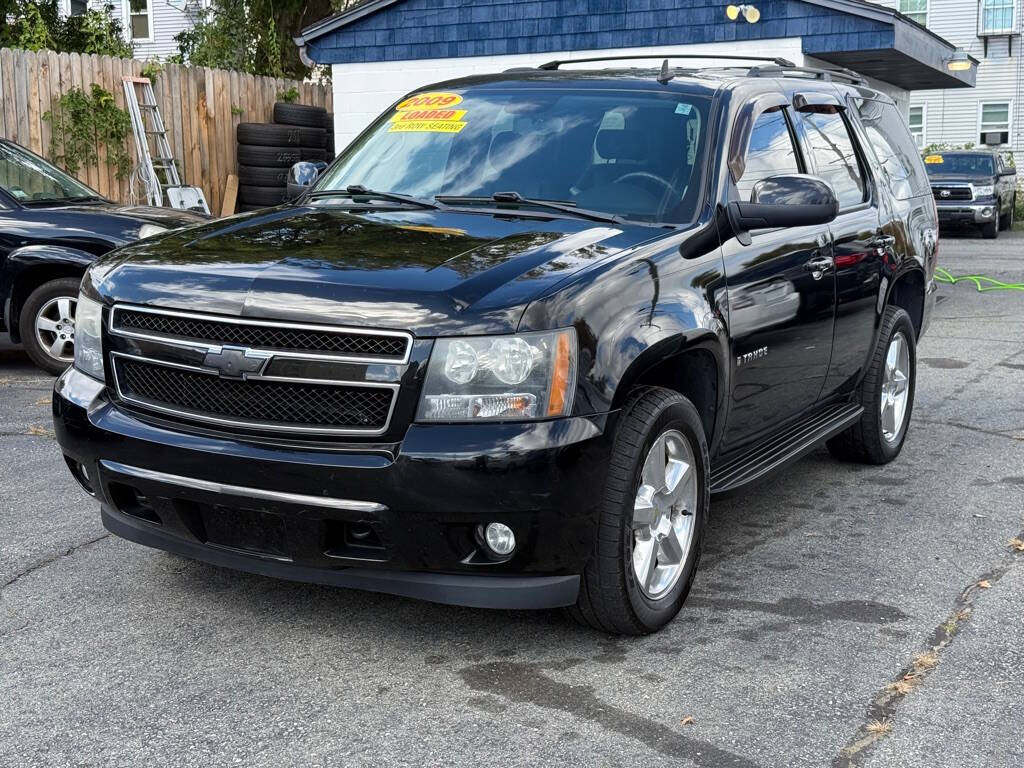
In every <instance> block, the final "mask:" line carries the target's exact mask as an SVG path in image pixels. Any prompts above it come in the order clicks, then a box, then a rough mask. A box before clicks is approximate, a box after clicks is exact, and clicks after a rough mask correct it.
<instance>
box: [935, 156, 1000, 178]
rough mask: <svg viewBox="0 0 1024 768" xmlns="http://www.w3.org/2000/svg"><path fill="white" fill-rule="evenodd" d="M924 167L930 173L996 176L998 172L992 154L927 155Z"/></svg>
mask: <svg viewBox="0 0 1024 768" xmlns="http://www.w3.org/2000/svg"><path fill="white" fill-rule="evenodd" d="M924 167H925V168H926V169H927V170H928V173H929V175H932V174H939V173H943V174H945V173H953V174H959V175H963V176H994V175H995V173H996V172H995V166H994V165H993V164H992V155H951V154H948V153H946V154H935V155H927V156H925V158H924Z"/></svg>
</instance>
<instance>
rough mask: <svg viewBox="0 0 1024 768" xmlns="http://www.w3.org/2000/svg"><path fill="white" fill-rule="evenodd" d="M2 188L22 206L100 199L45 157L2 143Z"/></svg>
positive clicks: (0, 179)
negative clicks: (89, 198)
mask: <svg viewBox="0 0 1024 768" xmlns="http://www.w3.org/2000/svg"><path fill="white" fill-rule="evenodd" d="M0 187H3V189H4V190H5V191H6V192H7V193H8V194H9V195H10V196H11V197H13V198H14V199H15V200H17V201H18V202H19V203H30V202H33V201H52V200H69V199H78V198H83V197H96V196H97V195H96V193H95V192H94V191H93V190H91V189H89V188H88V187H87V186H85V184H82V183H81V182H79V181H75V180H74V179H73V178H71V177H70V176H68V175H67V174H66V173H64V171H62V170H60V169H59V168H55V167H54V166H52V165H50V164H49V163H48V162H46V161H45V160H43V158H41V157H39V156H37V155H34V154H32V153H31V152H29V151H27V150H24V149H22V148H21V147H17V146H14V145H13V144H3V143H0Z"/></svg>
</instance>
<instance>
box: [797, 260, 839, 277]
mask: <svg viewBox="0 0 1024 768" xmlns="http://www.w3.org/2000/svg"><path fill="white" fill-rule="evenodd" d="M833 266H835V262H834V261H833V260H832V257H831V256H815V257H814V258H813V259H811V260H810V261H808V262H807V263H806V264H804V269H806V270H807V271H808V272H810V273H811V277H813V278H814V279H815V280H821V278H822V277H823V276H824V275H825V273H826V272H831V271H832V267H833Z"/></svg>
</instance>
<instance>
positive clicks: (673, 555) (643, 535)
mask: <svg viewBox="0 0 1024 768" xmlns="http://www.w3.org/2000/svg"><path fill="white" fill-rule="evenodd" d="M696 510H697V467H696V461H695V460H694V457H693V449H692V448H691V447H690V443H689V441H688V440H687V439H686V438H685V437H683V435H682V433H681V432H679V431H678V430H675V429H670V430H667V431H666V432H663V433H662V434H661V435H660V436H659V437H658V439H657V440H655V441H654V445H652V446H651V450H650V452H649V453H648V454H647V458H646V459H645V460H644V465H643V469H642V470H641V473H640V487H639V488H638V489H637V492H636V499H635V500H634V502H633V556H632V560H633V574H634V575H635V576H636V580H637V583H638V584H639V585H640V590H641V591H642V592H643V593H644V595H646V596H647V597H648V598H650V599H651V600H658V599H660V598H662V597H664V596H665V595H667V594H668V593H669V592H670V591H671V590H672V587H674V586H675V584H676V582H677V581H678V580H679V576H680V574H682V572H683V565H684V564H685V563H686V558H687V556H688V555H689V554H690V547H691V546H692V545H693V533H694V528H695V525H694V518H693V516H694V513H695V512H696Z"/></svg>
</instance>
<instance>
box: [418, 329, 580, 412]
mask: <svg viewBox="0 0 1024 768" xmlns="http://www.w3.org/2000/svg"><path fill="white" fill-rule="evenodd" d="M575 389H576V332H575V331H574V330H573V329H571V328H569V329H566V330H561V331H544V332H541V333H523V334H519V335H517V336H478V337H466V338H460V339H438V340H437V342H436V343H435V344H434V351H433V352H432V353H431V355H430V363H429V364H428V365H427V378H426V381H425V382H424V384H423V397H422V399H421V400H420V406H419V410H418V412H417V419H418V420H419V421H483V420H488V421H523V420H528V419H548V418H554V417H556V416H567V415H568V414H569V413H571V412H572V399H573V394H574V392H575Z"/></svg>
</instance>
